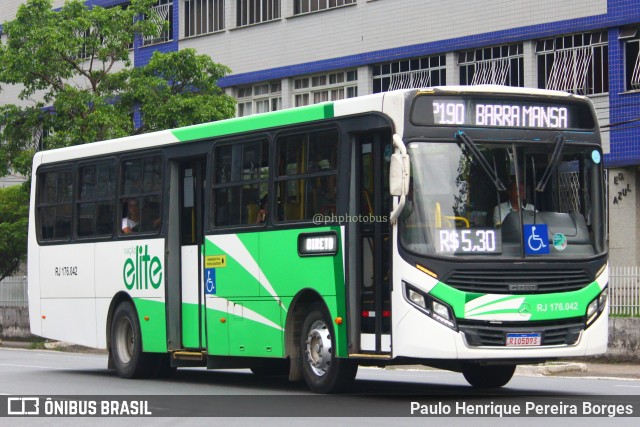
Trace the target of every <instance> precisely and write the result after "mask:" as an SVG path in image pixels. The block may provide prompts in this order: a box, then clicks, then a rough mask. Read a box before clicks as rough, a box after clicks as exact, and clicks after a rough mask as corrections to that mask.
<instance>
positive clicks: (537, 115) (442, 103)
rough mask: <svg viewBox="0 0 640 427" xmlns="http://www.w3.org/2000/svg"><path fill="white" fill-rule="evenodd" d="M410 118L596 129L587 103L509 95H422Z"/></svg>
mask: <svg viewBox="0 0 640 427" xmlns="http://www.w3.org/2000/svg"><path fill="white" fill-rule="evenodd" d="M411 121H412V122H413V123H414V124H417V125H428V126H452V125H453V126H455V125H457V126H478V127H504V128H526V129H593V128H594V127H595V123H594V120H593V116H592V113H591V110H590V108H589V106H588V105H586V104H582V103H576V102H569V103H562V102H559V101H547V100H546V99H545V100H540V101H536V100H533V99H518V98H515V99H514V98H511V97H509V98H507V97H495V98H494V97H491V98H488V97H486V98H476V97H471V96H464V97H455V96H446V97H444V96H442V97H433V96H419V97H417V98H416V101H415V104H414V107H413V110H412V113H411Z"/></svg>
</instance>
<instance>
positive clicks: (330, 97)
mask: <svg viewBox="0 0 640 427" xmlns="http://www.w3.org/2000/svg"><path fill="white" fill-rule="evenodd" d="M356 96H358V71H357V70H347V71H338V72H333V73H329V74H320V75H316V76H305V77H298V78H296V79H295V80H294V81H293V105H294V106H295V107H302V106H303V105H311V104H318V103H320V102H325V101H337V100H339V99H345V98H354V97H356Z"/></svg>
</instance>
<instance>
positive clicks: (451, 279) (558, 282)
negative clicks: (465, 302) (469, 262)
mask: <svg viewBox="0 0 640 427" xmlns="http://www.w3.org/2000/svg"><path fill="white" fill-rule="evenodd" d="M592 281H593V279H592V278H591V277H589V273H588V272H587V271H586V270H453V271H452V272H450V273H449V274H448V275H446V276H445V277H443V278H442V282H443V283H446V284H447V285H449V286H451V287H453V288H456V289H458V290H461V291H464V292H477V293H483V294H513V295H523V294H545V293H551V292H570V291H577V290H579V289H582V288H584V287H586V286H588V285H589V284H591V282H592Z"/></svg>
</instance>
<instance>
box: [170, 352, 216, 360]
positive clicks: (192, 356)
mask: <svg viewBox="0 0 640 427" xmlns="http://www.w3.org/2000/svg"><path fill="white" fill-rule="evenodd" d="M171 354H172V357H173V358H174V359H178V360H193V361H204V360H206V359H207V353H206V352H205V351H187V350H178V351H174V352H173V353H171Z"/></svg>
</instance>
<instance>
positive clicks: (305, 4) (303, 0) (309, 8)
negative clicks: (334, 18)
mask: <svg viewBox="0 0 640 427" xmlns="http://www.w3.org/2000/svg"><path fill="white" fill-rule="evenodd" d="M356 1H357V0H294V2H293V14H294V15H301V14H303V13H309V12H317V11H319V10H325V9H333V8H334V7H340V6H345V5H348V4H354V3H356Z"/></svg>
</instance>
